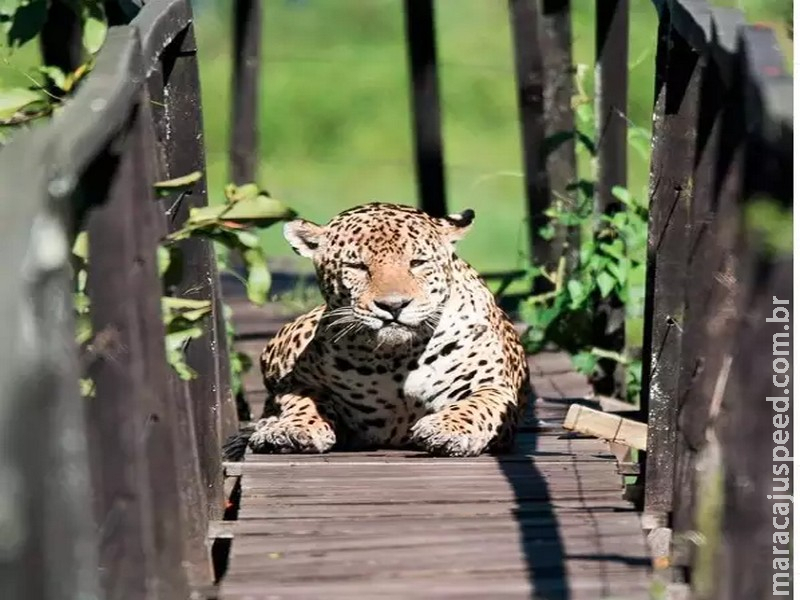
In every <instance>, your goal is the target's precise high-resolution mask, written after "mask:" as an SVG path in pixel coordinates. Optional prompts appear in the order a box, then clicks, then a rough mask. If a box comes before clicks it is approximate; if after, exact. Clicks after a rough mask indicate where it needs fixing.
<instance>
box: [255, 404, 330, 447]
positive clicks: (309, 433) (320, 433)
mask: <svg viewBox="0 0 800 600" xmlns="http://www.w3.org/2000/svg"><path fill="white" fill-rule="evenodd" d="M273 408H274V409H276V410H275V411H274V412H277V415H276V416H269V417H266V418H262V419H260V420H259V421H258V424H257V425H256V430H255V431H254V432H253V434H252V435H251V436H250V441H249V445H250V448H251V449H252V450H253V452H256V453H268V452H279V453H294V452H297V453H301V452H302V453H312V454H313V453H322V452H327V451H328V450H330V449H331V448H333V445H334V444H335V443H336V432H335V430H334V424H333V421H332V420H331V419H329V418H327V417H325V416H324V415H323V414H322V413H321V412H320V410H319V406H318V405H317V403H316V402H315V401H314V399H313V398H311V397H310V396H309V395H307V394H291V393H290V394H281V395H280V396H278V397H277V398H275V400H274V405H273Z"/></svg>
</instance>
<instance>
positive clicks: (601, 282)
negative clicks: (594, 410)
mask: <svg viewBox="0 0 800 600" xmlns="http://www.w3.org/2000/svg"><path fill="white" fill-rule="evenodd" d="M581 67H583V66H582V65H581ZM585 72H586V68H579V69H578V78H577V79H578V81H577V86H576V87H577V90H578V94H577V96H576V98H575V100H574V104H575V114H576V123H577V128H576V130H575V131H574V132H566V133H562V134H556V135H555V136H550V138H548V139H550V140H551V143H549V144H546V148H547V149H548V151H552V150H553V149H555V148H556V147H557V145H558V144H560V143H562V142H563V141H564V139H568V138H569V137H573V138H574V140H575V142H576V149H577V151H578V153H579V155H580V154H584V155H585V156H586V157H588V159H589V160H590V161H591V164H592V170H593V167H594V158H595V153H596V149H595V145H594V143H593V141H592V138H591V135H590V133H591V132H592V131H594V128H595V124H594V111H593V104H592V101H591V98H590V97H589V96H588V95H587V94H586V92H585V90H584V85H583V82H582V74H583V73H585ZM630 132H631V133H630V134H629V144H630V145H631V146H634V147H636V149H637V151H642V152H646V151H649V135H648V134H647V132H646V131H644V130H642V129H639V128H636V127H631V129H630ZM552 140H554V141H555V142H557V143H552ZM567 190H568V192H570V193H571V194H573V198H571V199H562V198H555V199H554V202H553V205H552V207H551V208H550V209H548V210H547V211H546V213H545V215H546V216H547V217H548V218H549V222H548V223H547V224H546V225H545V226H544V227H542V228H541V229H540V230H539V232H538V234H539V236H540V237H542V238H543V239H545V240H551V239H554V238H555V235H556V232H557V231H558V230H559V229H562V228H565V227H578V228H580V229H582V230H583V231H582V242H581V245H580V248H579V252H578V256H577V260H576V261H575V263H576V264H574V265H573V266H571V267H570V268H568V267H567V264H568V259H569V257H568V256H567V254H566V253H567V252H568V251H569V249H568V248H564V249H563V252H562V256H561V257H560V259H559V260H558V265H557V268H556V270H555V271H554V272H548V271H547V270H546V269H544V268H542V267H535V268H532V269H530V273H529V277H530V278H531V280H533V279H534V278H539V277H541V278H544V279H546V280H547V281H548V282H549V283H550V285H551V287H552V289H550V290H549V291H547V292H545V293H541V294H538V295H535V296H532V297H530V298H528V299H527V300H526V301H524V302H523V303H522V305H521V306H520V316H521V317H522V319H523V320H524V321H525V322H526V323H527V324H528V325H529V328H528V330H527V332H526V334H525V339H524V341H525V344H526V347H527V350H528V351H529V352H537V351H540V350H542V349H543V348H544V347H545V346H548V345H555V346H557V347H559V348H561V349H563V350H565V351H567V352H569V353H570V354H572V358H573V364H574V365H575V368H576V369H577V370H578V371H579V372H581V373H584V374H586V375H588V376H592V375H595V374H598V371H599V369H600V364H601V363H600V359H611V360H614V361H616V362H619V363H621V364H623V365H624V366H625V367H626V369H625V371H626V377H627V382H626V383H627V395H628V398H629V399H635V398H636V397H638V394H639V390H640V388H641V383H640V379H641V363H640V361H632V360H630V359H629V358H628V357H626V356H622V355H618V354H617V353H615V352H610V351H609V350H608V349H604V348H595V347H593V345H592V339H593V323H594V319H595V309H596V305H597V302H598V300H605V299H609V298H615V299H616V300H618V301H619V302H620V303H622V305H624V306H627V305H628V304H630V303H631V298H632V293H631V291H632V288H633V287H634V286H639V287H641V285H642V282H643V281H644V267H645V255H646V245H647V207H646V205H645V204H644V202H643V201H641V200H640V199H638V198H637V197H636V196H635V195H634V194H632V193H631V192H630V191H629V190H627V189H624V188H621V187H615V188H614V189H613V190H612V192H613V194H614V197H615V198H616V199H617V200H618V201H619V203H620V205H621V210H619V211H618V212H616V213H614V214H613V215H600V216H599V218H598V217H596V216H594V213H593V203H594V191H595V182H594V180H592V179H587V178H580V179H577V180H576V181H574V182H573V183H571V184H570V185H569V186H567ZM637 292H638V290H637Z"/></svg>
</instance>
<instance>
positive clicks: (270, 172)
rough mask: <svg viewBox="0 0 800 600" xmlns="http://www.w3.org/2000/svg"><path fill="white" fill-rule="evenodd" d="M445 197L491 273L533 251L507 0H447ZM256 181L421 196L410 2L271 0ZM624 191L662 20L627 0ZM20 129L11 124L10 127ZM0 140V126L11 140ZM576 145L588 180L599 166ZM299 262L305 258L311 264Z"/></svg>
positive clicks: (780, 6)
mask: <svg viewBox="0 0 800 600" xmlns="http://www.w3.org/2000/svg"><path fill="white" fill-rule="evenodd" d="M193 4H194V7H195V13H196V16H197V34H198V45H199V53H200V61H199V62H200V69H201V73H200V75H201V84H202V91H203V110H204V118H205V123H204V125H205V132H206V149H207V163H208V178H209V193H210V195H211V198H212V202H214V201H219V202H221V201H222V199H223V193H222V192H223V186H224V185H225V183H227V181H228V172H227V170H228V168H227V151H228V144H229V134H228V123H229V112H230V103H229V101H230V81H231V65H232V60H231V37H232V25H231V13H232V10H231V3H230V2H229V1H228V0H194V2H193ZM715 4H717V5H722V6H734V7H737V8H739V9H741V10H743V11H744V12H745V13H746V14H747V17H748V19H749V20H751V21H762V22H767V23H769V24H771V25H773V26H774V27H775V29H776V30H777V31H778V32H779V34H780V36H781V39H782V42H783V43H784V44H785V45H786V48H785V51H786V55H787V56H791V52H790V50H791V48H790V44H791V42H790V41H789V38H788V36H787V24H788V23H790V22H791V7H792V3H791V0H738V1H737V0H716V2H715ZM435 8H436V27H437V43H438V56H439V61H440V69H439V77H440V91H441V102H442V118H443V130H444V131H443V135H444V155H445V161H446V162H445V164H446V177H447V195H448V206H449V207H450V208H452V209H453V210H461V209H463V208H473V209H475V210H476V212H477V215H478V221H477V226H476V227H475V228H474V230H473V232H472V233H471V234H470V236H469V237H468V238H467V239H466V240H465V241H464V242H463V243H462V244H461V248H460V252H461V254H462V256H463V257H464V258H466V259H467V260H468V261H470V262H471V263H472V264H473V265H474V266H475V267H476V268H478V269H479V270H481V271H495V270H507V269H516V268H522V267H524V266H525V265H526V261H527V248H528V242H527V232H526V228H525V226H524V218H525V214H524V204H525V201H524V194H523V181H522V169H521V163H520V161H521V154H520V139H519V125H518V122H517V105H516V97H515V93H516V92H515V81H514V65H513V54H512V47H511V33H510V28H509V19H508V7H507V3H506V2H500V1H496V0H439V2H437V3H436V6H435ZM263 12H264V23H263V41H262V56H263V59H262V69H263V71H262V74H261V89H260V97H259V100H260V136H261V138H260V150H261V158H260V168H259V180H258V183H259V184H261V185H262V186H264V187H265V188H266V189H267V190H269V191H270V193H271V194H272V195H273V196H275V197H277V198H280V199H282V200H284V201H285V202H286V203H287V204H288V205H289V206H291V207H292V208H293V209H295V210H296V211H297V212H299V213H300V214H301V215H302V216H303V217H306V218H309V219H312V220H318V221H326V220H328V219H329V218H330V217H331V216H333V215H334V214H336V213H337V212H339V211H340V210H342V209H344V208H347V207H349V206H353V205H356V204H360V203H363V202H368V201H372V200H382V201H390V202H399V203H407V204H414V203H415V202H416V183H415V179H414V170H413V157H412V140H411V126H410V124H411V117H410V102H409V91H408V90H409V87H408V76H409V73H408V67H407V55H406V47H405V42H404V39H403V14H402V3H401V2H398V1H397V0H264V11H263ZM572 15H573V23H572V27H573V40H574V46H573V47H574V63H575V66H576V71H577V73H576V79H577V85H576V97H575V100H574V102H573V104H574V105H575V107H576V109H578V113H577V114H578V118H577V125H578V127H579V128H581V129H582V130H583V131H584V132H585V133H588V134H590V135H591V134H592V133H593V132H592V128H593V118H592V117H591V116H590V117H589V118H586V119H581V118H580V116H581V114H582V113H581V111H580V107H581V106H586V107H587V108H588V107H589V106H591V103H592V90H593V67H592V65H593V61H594V3H593V2H585V1H576V2H573V7H572ZM630 18H631V24H630V32H631V39H630V52H629V57H630V64H629V68H630V82H631V84H630V95H629V107H628V116H629V119H630V125H631V128H630V141H631V143H630V149H629V174H628V188H629V191H630V192H631V193H633V194H634V195H637V196H638V197H641V198H642V199H646V184H647V176H648V169H649V132H650V113H651V109H652V102H653V63H654V60H653V59H654V57H653V53H654V52H655V39H654V35H655V31H656V23H657V20H656V15H655V9H654V8H653V4H652V2H651V0H631V17H630ZM2 50H3V52H2V63H0V89H2V88H4V87H19V86H29V85H30V83H31V82H30V81H29V77H30V75H29V73H30V72H32V70H33V69H34V68H35V67H36V66H37V65H38V64H40V59H39V56H38V49H37V40H36V39H34V40H32V41H31V42H29V43H27V44H25V45H24V46H23V47H21V48H18V49H15V50H13V51H12V50H11V49H8V48H3V49H2ZM8 134H9V132H8V131H6V132H4V131H3V128H0V136H3V135H8ZM0 139H2V137H0ZM591 167H592V165H591V162H590V159H589V157H588V156H587V155H585V154H580V153H579V170H580V173H579V175H580V176H581V177H591ZM263 243H264V246H265V249H266V251H267V252H268V254H269V255H271V256H290V255H291V250H290V249H289V247H288V245H287V244H286V243H285V242H284V241H283V239H282V237H281V233H280V228H271V229H270V230H268V231H266V232H264V233H263ZM300 266H301V268H302V263H301V265H300Z"/></svg>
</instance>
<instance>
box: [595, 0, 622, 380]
mask: <svg viewBox="0 0 800 600" xmlns="http://www.w3.org/2000/svg"><path fill="white" fill-rule="evenodd" d="M595 6H596V12H597V17H596V27H595V44H596V50H595V60H596V62H595V78H594V80H595V118H596V134H595V136H596V144H595V145H596V151H597V181H596V183H595V208H594V216H595V219H596V226H595V230H596V231H600V230H601V229H605V228H607V223H604V222H602V221H600V217H601V216H608V217H612V216H613V215H614V214H615V213H617V212H619V211H620V210H623V209H624V206H623V204H622V203H621V202H620V201H619V200H618V199H617V198H616V197H615V196H614V194H613V192H612V190H613V189H614V187H615V186H620V187H623V188H624V187H626V186H627V180H628V178H627V169H628V156H627V149H628V21H629V13H630V6H629V2H628V0H597V2H596V3H595ZM594 310H595V319H594V324H593V331H592V343H593V344H594V345H595V346H596V347H598V348H603V349H606V350H610V351H612V352H617V353H621V352H623V351H624V349H625V306H624V305H623V303H622V301H621V300H620V299H619V297H618V296H617V295H615V294H612V295H611V296H609V297H608V298H606V299H602V298H597V299H596V306H595V309H594ZM598 366H599V369H600V374H599V375H598V376H596V377H594V378H593V381H592V383H593V384H594V388H595V390H596V391H597V392H598V393H600V394H607V395H624V386H625V375H624V368H623V366H622V365H621V364H620V363H619V362H617V361H614V360H611V359H600V360H599V361H598Z"/></svg>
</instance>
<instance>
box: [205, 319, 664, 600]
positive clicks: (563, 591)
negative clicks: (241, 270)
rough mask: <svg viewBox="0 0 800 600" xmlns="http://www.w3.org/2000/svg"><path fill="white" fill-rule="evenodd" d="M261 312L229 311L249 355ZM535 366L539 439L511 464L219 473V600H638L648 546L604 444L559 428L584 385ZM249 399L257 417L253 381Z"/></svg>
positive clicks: (382, 464)
mask: <svg viewBox="0 0 800 600" xmlns="http://www.w3.org/2000/svg"><path fill="white" fill-rule="evenodd" d="M261 314H262V318H261V319H258V315H257V314H256V313H254V312H253V311H252V310H249V311H248V312H247V314H242V313H239V314H237V321H238V324H239V327H240V330H239V331H240V332H241V333H242V334H243V335H244V336H245V338H246V339H243V340H241V341H240V342H239V344H240V347H241V348H242V349H243V350H245V351H247V352H249V353H251V354H253V355H257V352H258V351H259V350H260V348H261V347H262V346H263V343H264V340H265V338H266V336H267V335H269V330H270V329H272V326H271V325H274V324H275V322H270V321H269V320H268V319H264V318H263V315H264V313H261ZM265 325H266V327H265ZM259 330H260V331H259ZM531 367H532V379H533V381H532V383H533V385H534V387H535V390H536V392H537V395H538V396H539V397H540V398H539V399H537V401H536V403H535V407H534V410H535V418H536V419H537V420H538V427H533V426H529V427H526V428H525V430H524V432H523V433H522V435H521V438H520V441H519V444H518V449H517V452H516V453H515V454H514V455H511V456H503V457H492V456H481V457H478V458H471V459H452V458H431V457H428V456H426V455H424V454H422V453H417V452H407V451H405V452H404V451H383V452H359V453H332V454H328V455H322V456H314V455H310V456H309V455H280V456H277V455H276V456H271V455H270V456H265V455H252V454H248V455H247V457H246V459H245V461H244V462H242V463H233V464H228V465H227V470H228V475H229V476H236V477H241V480H240V484H241V498H240V509H239V511H238V518H237V520H236V521H233V522H230V523H226V524H225V525H226V528H225V529H226V531H227V533H228V534H232V535H233V541H232V545H231V551H230V555H229V565H228V567H227V571H226V574H225V576H224V578H223V580H222V583H221V597H222V598H224V599H225V600H233V599H242V600H243V599H246V598H248V599H249V598H252V599H257V598H258V599H272V598H275V599H278V598H280V599H283V598H291V599H299V598H304V599H306V598H307V599H313V598H320V599H326V598H341V599H344V598H348V599H351V598H352V599H366V598H397V599H401V598H402V599H405V598H476V599H477V598H482V599H495V598H543V599H549V600H568V599H569V600H579V599H586V600H595V599H598V598H613V599H618V600H621V599H626V600H628V599H630V600H639V599H643V598H647V597H648V589H649V585H650V578H649V571H650V569H649V558H648V553H647V549H646V545H645V540H644V535H643V533H642V530H641V526H640V522H639V517H638V515H637V513H636V512H635V511H634V510H633V509H632V507H631V506H630V504H629V503H628V502H626V501H624V500H622V478H621V476H620V475H618V474H617V471H616V465H615V461H614V459H613V457H612V456H611V455H610V454H609V451H608V446H607V444H605V443H604V442H601V441H598V440H594V439H580V438H578V437H575V436H572V435H567V434H565V433H564V432H563V431H562V430H560V428H558V427H556V426H555V424H557V423H560V422H561V420H562V419H563V417H564V414H565V412H566V409H567V407H568V405H569V401H570V400H569V399H571V398H576V397H583V396H585V395H586V394H587V393H588V391H589V389H588V386H587V384H586V381H585V380H584V379H583V378H582V377H581V376H580V375H578V374H577V373H574V372H573V371H572V370H571V367H570V363H569V360H568V358H567V357H566V356H564V355H559V354H543V355H538V356H536V357H533V358H531ZM246 389H247V392H248V394H247V396H248V401H249V403H251V405H252V411H253V413H254V414H255V415H256V416H257V415H258V414H259V412H260V409H261V407H260V404H261V401H262V392H261V384H260V382H259V381H258V376H257V375H256V374H255V373H254V374H251V375H250V376H249V377H248V378H247V380H246ZM545 398H546V399H545ZM531 425H532V424H531Z"/></svg>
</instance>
